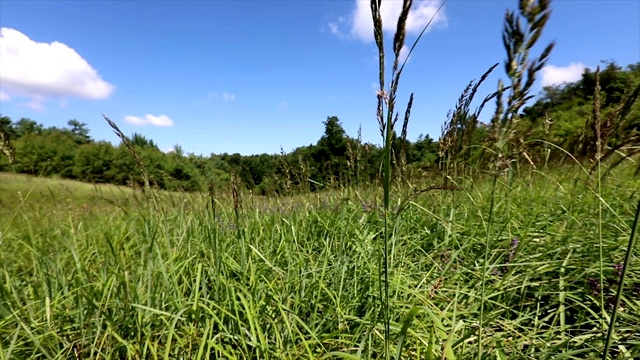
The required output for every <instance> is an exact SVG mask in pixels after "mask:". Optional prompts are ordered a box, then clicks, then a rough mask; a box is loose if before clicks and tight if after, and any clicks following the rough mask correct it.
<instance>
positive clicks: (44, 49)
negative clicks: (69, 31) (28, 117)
mask: <svg viewBox="0 0 640 360" xmlns="http://www.w3.org/2000/svg"><path fill="white" fill-rule="evenodd" d="M0 83H1V84H2V91H3V92H4V93H5V96H9V94H11V95H19V96H24V97H29V98H32V99H36V100H38V99H42V98H52V97H53V98H64V97H71V96H73V97H79V98H83V99H93V100H96V99H105V98H107V97H108V96H109V95H111V93H112V92H113V90H114V86H113V85H111V84H109V83H107V82H106V81H104V80H102V78H101V77H100V75H99V74H98V72H97V71H96V70H95V69H94V68H93V67H91V65H89V63H87V61H86V60H85V59H83V58H82V57H81V56H80V55H79V54H78V53H77V52H76V51H75V50H74V49H72V48H70V47H69V46H67V45H66V44H63V43H60V42H58V41H54V42H52V43H41V42H36V41H33V40H31V39H29V37H27V36H26V35H24V34H22V33H21V32H19V31H17V30H14V29H10V28H0ZM38 101H39V100H38ZM40 104H41V103H40Z"/></svg>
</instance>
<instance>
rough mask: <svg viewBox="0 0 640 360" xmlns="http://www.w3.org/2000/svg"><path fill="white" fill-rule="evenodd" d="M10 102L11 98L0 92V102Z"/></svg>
mask: <svg viewBox="0 0 640 360" xmlns="http://www.w3.org/2000/svg"><path fill="white" fill-rule="evenodd" d="M6 100H11V97H10V96H9V94H7V93H6V92H4V91H2V90H0V101H6Z"/></svg>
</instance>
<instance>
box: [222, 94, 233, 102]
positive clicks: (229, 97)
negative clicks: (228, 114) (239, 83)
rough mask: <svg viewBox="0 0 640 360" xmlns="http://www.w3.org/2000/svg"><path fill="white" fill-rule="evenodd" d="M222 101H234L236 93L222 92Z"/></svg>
mask: <svg viewBox="0 0 640 360" xmlns="http://www.w3.org/2000/svg"><path fill="white" fill-rule="evenodd" d="M222 101H224V102H226V103H228V102H232V101H236V94H230V93H222Z"/></svg>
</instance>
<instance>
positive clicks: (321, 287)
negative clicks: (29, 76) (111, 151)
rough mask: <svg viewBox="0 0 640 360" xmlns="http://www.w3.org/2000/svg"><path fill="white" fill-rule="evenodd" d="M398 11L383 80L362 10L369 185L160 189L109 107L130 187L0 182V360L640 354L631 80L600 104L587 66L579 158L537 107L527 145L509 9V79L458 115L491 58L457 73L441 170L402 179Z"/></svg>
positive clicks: (639, 88)
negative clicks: (371, 108) (374, 131)
mask: <svg viewBox="0 0 640 360" xmlns="http://www.w3.org/2000/svg"><path fill="white" fill-rule="evenodd" d="M411 4H412V2H411V1H408V0H405V1H403V8H402V10H401V13H400V15H399V18H398V27H397V31H396V33H395V36H394V38H393V55H394V61H393V66H392V69H391V81H389V83H388V84H387V81H386V80H385V79H386V75H387V73H386V70H385V63H386V61H385V60H386V55H385V47H384V36H383V27H382V16H381V11H380V6H381V2H380V1H376V0H372V1H371V14H372V20H373V27H374V29H373V30H374V37H375V40H376V45H377V47H378V53H379V60H380V62H379V84H380V87H379V90H378V92H377V113H376V114H377V121H378V125H379V126H380V134H381V136H382V139H383V145H382V148H381V149H380V158H379V159H378V160H379V161H378V160H376V161H375V163H374V164H373V165H371V166H374V167H375V168H376V169H378V166H379V169H380V171H379V172H376V171H374V172H376V174H377V175H376V176H375V177H374V178H372V179H371V180H370V181H369V180H366V181H362V182H360V181H359V180H358V177H357V176H356V177H355V181H354V182H353V183H340V182H337V183H335V184H330V185H331V186H325V184H320V183H319V182H318V181H316V180H317V179H316V180H314V179H312V176H307V175H305V176H301V177H300V179H301V180H300V181H298V183H297V184H294V183H292V182H291V181H290V178H289V170H288V169H287V168H285V173H286V184H284V185H283V184H280V185H283V186H281V187H280V188H281V189H285V190H286V191H282V192H279V193H278V192H274V194H278V195H273V196H270V197H265V196H257V195H254V194H253V193H252V192H250V191H247V190H245V189H243V187H242V186H241V185H242V184H241V182H240V183H239V182H238V178H237V174H236V173H235V172H233V171H232V174H231V173H230V174H229V175H230V176H229V177H228V181H226V180H225V182H224V184H222V182H220V183H218V184H214V182H215V181H214V180H212V179H211V178H210V177H206V179H207V180H208V185H209V186H210V191H209V192H206V191H192V192H177V191H166V190H159V189H158V188H157V186H154V185H155V183H154V181H153V180H154V177H155V176H154V175H153V173H151V175H150V173H149V171H148V169H147V167H146V166H145V164H144V163H145V161H143V156H141V155H140V154H139V152H140V147H139V146H137V145H136V144H135V143H134V142H132V141H131V140H130V139H129V138H128V137H127V136H125V135H124V133H123V132H122V131H121V130H120V129H119V128H118V125H117V124H115V123H114V122H113V121H111V120H110V119H109V118H108V117H106V116H104V115H103V116H104V118H105V120H106V121H107V122H108V124H109V125H110V126H111V127H112V128H113V130H114V132H115V133H116V134H117V135H118V137H119V138H120V139H121V140H122V144H121V145H122V146H121V148H122V149H123V150H126V151H128V152H129V153H130V155H131V156H132V159H133V160H135V166H136V168H135V172H137V173H139V174H138V175H139V178H138V179H137V180H138V181H139V182H140V184H141V188H140V189H136V190H134V189H131V188H122V187H117V186H115V185H91V184H88V183H81V182H74V181H71V180H62V179H56V178H44V177H34V176H26V175H17V174H15V173H8V172H5V173H0V231H1V232H0V277H1V280H0V360H4V359H76V360H79V359H218V358H224V359H331V358H334V359H335V358H341V359H391V358H395V359H401V358H408V359H447V360H452V359H473V358H475V359H595V358H601V359H603V360H604V359H608V358H615V359H634V358H635V359H637V358H640V331H639V330H638V329H640V263H639V260H640V259H638V256H637V250H635V249H634V246H633V245H634V235H635V231H636V230H635V229H636V228H637V223H638V216H639V213H640V204H639V203H638V197H639V196H640V194H639V190H640V177H638V172H639V171H640V169H639V168H638V157H637V155H638V154H640V152H639V151H640V148H639V147H638V146H637V144H638V141H640V138H638V136H639V133H638V132H637V131H635V130H633V129H635V128H634V126H635V125H634V124H635V123H634V121H636V120H635V119H637V118H636V117H635V114H634V112H633V106H634V103H635V101H636V100H637V99H638V98H639V97H640V84H636V85H634V86H635V88H631V89H632V90H630V91H629V92H625V96H624V97H623V100H622V101H621V102H620V104H617V105H615V106H616V107H615V109H614V108H611V109H608V110H607V111H606V112H604V111H601V110H602V109H601V100H600V79H599V76H600V75H599V74H600V70H599V68H598V69H597V70H596V72H595V75H594V84H595V85H594V91H593V94H594V95H593V96H592V98H590V99H589V101H590V103H591V104H592V105H589V106H591V107H592V111H591V112H590V114H591V115H590V117H586V116H582V115H580V116H576V118H577V120H576V121H580V129H581V130H580V132H579V133H576V136H571V137H568V138H569V140H570V142H571V144H573V145H572V148H568V149H564V148H562V146H561V145H559V144H554V143H553V142H551V141H549V140H545V139H549V135H550V130H549V128H550V126H551V123H552V122H553V121H552V120H550V119H549V116H548V114H547V113H545V115H544V118H540V119H536V121H535V125H536V126H538V127H540V126H542V129H540V130H541V132H538V133H536V134H537V135H539V136H537V135H536V136H533V135H531V134H532V133H531V132H530V131H529V130H530V129H529V130H527V124H526V122H523V121H522V116H521V114H522V112H523V106H524V104H525V103H526V102H527V101H528V100H529V99H531V98H532V97H533V96H532V95H530V92H531V89H532V86H533V84H534V83H535V75H536V73H537V72H538V71H540V70H541V69H542V68H543V67H544V65H545V62H546V61H547V60H548V57H549V55H550V53H551V51H552V49H553V46H554V44H553V43H551V44H548V45H547V46H546V47H545V48H544V50H543V51H542V53H541V55H540V56H538V57H532V56H530V55H531V54H530V50H531V49H532V47H533V46H534V45H535V43H536V42H537V40H538V39H539V37H540V33H541V31H542V28H543V27H544V26H545V23H546V21H547V20H548V18H549V14H550V5H549V1H546V0H539V1H530V2H527V1H521V2H519V4H518V5H519V10H518V12H515V11H511V12H507V13H506V16H505V27H504V31H503V42H504V45H505V49H506V51H507V61H505V70H506V72H507V76H508V78H509V79H508V82H507V84H508V85H505V84H504V83H503V82H502V80H500V82H499V84H498V88H497V91H496V92H494V93H490V94H489V95H487V97H485V99H484V100H483V101H482V103H481V104H480V106H479V107H478V108H477V109H476V110H475V111H471V104H472V102H473V98H474V96H475V94H476V91H477V90H478V87H479V86H480V84H481V83H482V82H483V81H484V80H485V79H486V78H487V76H488V75H489V74H490V73H491V72H492V71H493V70H494V69H495V68H496V67H497V66H498V64H495V65H494V66H492V67H491V68H490V69H489V70H488V71H487V72H486V73H485V74H484V75H483V76H482V77H481V78H480V80H479V81H478V82H475V81H472V82H470V83H469V86H468V87H467V88H465V90H464V91H463V93H462V95H461V96H460V98H459V100H458V102H457V104H456V107H455V109H454V110H453V111H452V112H451V113H450V114H449V116H448V119H447V121H445V124H444V126H443V134H442V136H441V138H440V139H439V141H438V147H439V150H438V156H437V159H436V160H434V161H433V164H430V167H429V171H427V172H422V173H418V174H416V173H415V172H414V173H413V174H412V175H410V176H409V175H408V174H409V172H410V171H408V170H416V168H415V167H413V168H411V167H408V169H407V168H406V167H405V165H407V164H406V163H405V160H406V153H405V151H404V150H403V146H398V144H401V143H402V142H400V141H398V140H402V141H404V143H406V140H407V125H408V122H409V116H410V112H411V106H412V103H413V94H411V96H410V97H409V101H408V104H407V107H406V109H405V112H404V121H403V122H402V131H401V132H400V134H399V135H398V133H397V132H396V122H397V120H398V118H399V117H400V115H399V113H398V110H397V107H396V95H397V90H398V84H399V80H400V77H401V74H402V71H403V69H404V64H405V62H406V58H405V60H404V61H403V62H401V61H400V57H401V56H400V53H401V50H402V49H403V48H404V45H405V44H404V41H405V35H406V32H405V29H406V23H407V19H408V18H409V10H410V9H411ZM523 24H524V25H523ZM427 26H428V25H427ZM425 29H426V27H425ZM423 32H424V30H423ZM420 36H421V35H420ZM420 36H419V37H418V39H416V40H415V42H414V44H413V47H415V45H416V44H417V42H418V40H419V39H420ZM413 47H411V49H413ZM410 53H411V51H409V55H410ZM409 55H407V56H409ZM387 70H388V69H387ZM491 100H495V101H496V108H495V112H494V114H493V116H492V118H491V121H490V123H489V124H480V122H479V114H480V112H481V111H482V108H483V107H484V106H485V105H486V104H487V103H488V102H489V101H491ZM335 121H336V123H337V118H336V119H335ZM328 123H329V121H328ZM0 124H1V123H0ZM8 124H10V122H8ZM530 125H532V126H533V125H534V122H531V123H530ZM398 128H399V127H398ZM0 129H2V128H0ZM629 129H631V130H629ZM5 133H6V134H5ZM337 134H338V135H339V136H337V137H336V138H337V140H345V139H344V134H342V133H340V132H337ZM0 135H2V139H0V140H2V142H0V145H2V146H0V150H3V151H4V152H5V153H6V155H7V158H8V159H9V162H10V163H11V162H12V161H13V160H15V159H14V157H15V154H14V151H13V148H12V144H11V141H10V139H11V136H10V135H9V134H8V132H6V131H0ZM578 135H579V136H578ZM564 137H566V136H564ZM23 140H24V139H23ZM325 140H326V139H325ZM328 142H329V143H332V141H328ZM25 144H26V141H25ZM394 144H395V145H394ZM534 144H535V145H536V146H533V145H534ZM538 145H539V146H538ZM394 146H395V147H394ZM107 147H108V146H107ZM334 150H335V149H334ZM405 150H406V149H405ZM552 151H553V152H556V153H558V154H559V155H555V157H551V156H550V154H551V153H552ZM16 153H18V152H16ZM343 155H344V154H343ZM337 157H340V158H341V160H344V159H342V157H344V156H342V155H340V156H337V155H336V156H335V157H334V158H337ZM334 158H330V159H329V160H334ZM87 159H88V160H89V162H92V161H93V160H94V159H92V158H91V157H90V156H89V157H87ZM300 159H302V158H300ZM356 159H358V157H357V156H356ZM133 160H132V161H133ZM47 161H49V160H47ZM329 162H331V161H329ZM106 163H109V162H106ZM300 163H304V161H302V160H300ZM347 163H348V164H351V165H349V166H352V165H353V164H354V162H353V161H351V160H348V161H345V165H346V164H347ZM147 164H148V162H147ZM303 165H304V164H303ZM307 165H308V164H307ZM321 165H322V164H321ZM302 167H303V168H305V169H307V168H309V166H302ZM591 170H592V171H591ZM116 173H117V174H118V175H122V176H125V175H128V176H132V174H124V173H123V174H120V172H116ZM302 173H303V174H307V172H305V171H303V172H302ZM356 173H357V171H356ZM99 175H100V174H99ZM102 175H104V174H102ZM329 175H332V174H329ZM333 175H335V174H333ZM307 181H309V182H312V183H313V184H314V185H318V184H320V185H322V190H319V189H318V188H316V189H315V190H317V191H311V190H314V189H312V188H311V187H310V186H308V184H307ZM292 184H293V185H296V186H300V188H301V189H298V190H300V191H295V192H294V191H289V190H290V186H291V185H292ZM214 185H216V186H218V187H215V186H214ZM220 187H223V188H224V187H226V190H220ZM302 189H304V191H302ZM200 190H202V189H200ZM214 190H215V191H214Z"/></svg>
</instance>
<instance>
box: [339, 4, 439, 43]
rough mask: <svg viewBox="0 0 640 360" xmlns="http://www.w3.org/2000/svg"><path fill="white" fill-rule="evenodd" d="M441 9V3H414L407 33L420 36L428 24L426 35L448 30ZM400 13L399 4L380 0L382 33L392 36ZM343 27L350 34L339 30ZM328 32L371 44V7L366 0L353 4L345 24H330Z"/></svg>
mask: <svg viewBox="0 0 640 360" xmlns="http://www.w3.org/2000/svg"><path fill="white" fill-rule="evenodd" d="M441 5H442V0H416V1H414V2H413V6H412V8H411V10H410V12H409V17H408V18H407V33H408V34H412V35H417V34H419V33H420V32H421V31H422V29H423V28H424V27H425V26H426V25H427V24H428V23H429V21H430V20H431V19H432V18H433V21H431V24H430V25H429V28H427V30H426V31H427V32H428V31H430V30H431V29H433V28H434V27H436V26H447V24H448V22H447V16H446V14H445V11H444V7H443V8H442V9H441V10H440V12H438V8H440V6H441ZM401 11H402V1H398V0H383V1H382V5H381V6H380V13H381V15H382V29H383V31H384V32H386V33H391V34H393V33H395V30H396V26H397V23H398V17H399V16H400V12H401ZM343 25H346V26H347V27H348V28H349V30H348V31H345V30H343V29H342V27H343ZM327 26H328V28H329V31H330V33H331V34H334V35H342V34H344V33H350V34H351V35H352V36H353V37H355V38H358V39H360V40H362V41H365V42H371V41H373V40H374V39H373V20H372V19H371V7H370V2H369V1H368V0H356V1H355V9H354V10H353V12H352V14H351V18H350V19H349V20H348V21H344V24H343V23H342V22H340V21H338V22H330V23H329V24H328V25H327Z"/></svg>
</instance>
